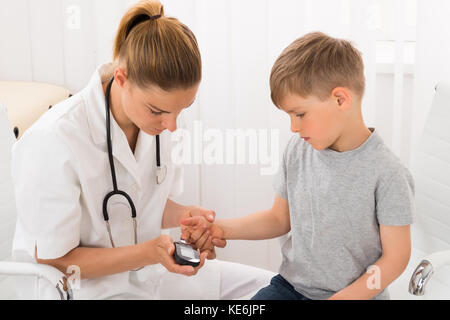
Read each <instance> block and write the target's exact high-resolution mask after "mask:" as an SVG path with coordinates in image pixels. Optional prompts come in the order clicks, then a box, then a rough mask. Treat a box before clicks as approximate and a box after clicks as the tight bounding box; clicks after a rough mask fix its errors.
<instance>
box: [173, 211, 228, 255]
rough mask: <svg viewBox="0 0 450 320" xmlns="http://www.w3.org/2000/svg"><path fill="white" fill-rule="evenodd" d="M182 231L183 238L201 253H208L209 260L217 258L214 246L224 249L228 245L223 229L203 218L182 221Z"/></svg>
mask: <svg viewBox="0 0 450 320" xmlns="http://www.w3.org/2000/svg"><path fill="white" fill-rule="evenodd" d="M181 231H182V234H181V238H183V239H185V240H186V241H187V242H189V243H191V244H193V245H194V246H195V247H196V248H198V249H199V250H200V251H201V252H205V251H206V252H208V257H207V258H208V259H215V257H216V252H215V248H214V246H217V247H219V248H224V247H225V246H226V244H227V242H226V240H225V239H223V231H222V229H221V228H220V227H219V226H217V225H215V224H213V223H211V222H209V221H207V220H206V219H205V218H204V217H202V216H196V217H192V218H187V219H183V220H181Z"/></svg>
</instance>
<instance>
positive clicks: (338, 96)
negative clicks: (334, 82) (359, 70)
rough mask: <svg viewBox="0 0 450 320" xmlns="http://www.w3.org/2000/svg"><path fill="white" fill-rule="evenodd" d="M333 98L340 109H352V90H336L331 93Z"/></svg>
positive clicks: (339, 88) (341, 88)
mask: <svg viewBox="0 0 450 320" xmlns="http://www.w3.org/2000/svg"><path fill="white" fill-rule="evenodd" d="M331 98H332V99H333V100H334V101H335V102H336V104H337V107H338V108H339V109H342V110H347V109H349V108H350V105H351V102H352V97H351V95H350V90H348V89H347V88H344V87H337V88H334V89H333V91H332V92H331Z"/></svg>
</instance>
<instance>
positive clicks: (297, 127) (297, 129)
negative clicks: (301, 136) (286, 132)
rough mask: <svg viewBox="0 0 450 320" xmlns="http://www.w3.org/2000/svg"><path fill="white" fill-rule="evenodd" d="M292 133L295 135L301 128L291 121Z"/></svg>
mask: <svg viewBox="0 0 450 320" xmlns="http://www.w3.org/2000/svg"><path fill="white" fill-rule="evenodd" d="M291 131H292V132H294V133H299V132H300V126H299V125H298V124H296V123H295V122H294V121H291Z"/></svg>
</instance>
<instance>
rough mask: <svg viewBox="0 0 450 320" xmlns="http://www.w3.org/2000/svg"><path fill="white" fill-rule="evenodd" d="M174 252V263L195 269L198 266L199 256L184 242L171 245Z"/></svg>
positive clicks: (196, 251)
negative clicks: (173, 247) (173, 246)
mask: <svg viewBox="0 0 450 320" xmlns="http://www.w3.org/2000/svg"><path fill="white" fill-rule="evenodd" d="M173 244H174V245H175V251H174V253H173V255H174V257H175V261H176V263H178V264H179V265H182V266H186V265H188V266H193V267H197V266H198V265H199V264H200V254H199V253H198V250H195V249H194V248H193V247H192V246H191V245H189V244H187V243H186V242H185V241H184V240H180V241H178V242H174V243H173Z"/></svg>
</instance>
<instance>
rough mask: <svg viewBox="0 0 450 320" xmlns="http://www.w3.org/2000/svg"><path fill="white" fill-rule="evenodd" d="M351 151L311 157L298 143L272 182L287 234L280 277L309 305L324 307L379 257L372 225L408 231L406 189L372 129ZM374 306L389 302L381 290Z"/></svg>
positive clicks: (409, 186) (407, 182) (408, 183)
mask: <svg viewBox="0 0 450 320" xmlns="http://www.w3.org/2000/svg"><path fill="white" fill-rule="evenodd" d="M370 130H371V131H372V134H371V135H370V137H369V138H368V139H367V140H366V141H365V142H364V143H363V144H362V145H361V146H360V147H358V148H357V149H354V150H351V151H347V152H337V151H334V150H331V149H325V150H321V151H318V150H315V149H314V148H313V147H311V145H310V144H309V143H308V142H305V141H304V140H303V139H302V138H301V137H299V136H298V135H296V136H293V137H292V138H291V139H290V140H289V143H288V145H287V147H286V150H285V152H284V156H283V162H282V164H281V166H280V170H279V171H278V173H277V175H276V176H275V178H274V183H273V185H274V188H275V191H276V192H277V194H278V195H279V196H280V197H282V198H284V199H287V200H288V201H289V211H290V221H291V231H290V232H289V233H288V235H287V237H286V238H285V242H284V243H283V244H282V254H283V261H282V264H281V267H280V271H279V272H280V274H281V276H283V277H284V278H285V279H286V280H287V281H288V282H289V283H291V284H292V285H293V286H294V288H295V289H296V290H297V291H298V292H300V293H301V294H303V295H304V296H306V297H308V298H311V299H328V298H329V297H331V296H332V295H333V294H334V293H336V292H338V291H340V290H342V289H344V288H345V287H347V286H348V285H349V284H351V283H352V282H354V281H355V280H356V279H358V278H359V277H361V276H362V275H363V274H364V273H365V272H366V271H367V268H368V267H370V266H371V265H373V264H374V263H375V262H376V261H377V260H378V259H379V258H380V257H381V253H382V250H381V241H380V230H379V225H391V226H404V225H410V224H412V223H413V210H414V207H413V206H414V181H413V178H412V176H411V174H410V173H409V171H408V169H407V168H405V167H404V166H403V165H402V163H401V161H400V160H399V159H398V158H397V157H396V156H395V155H394V153H393V152H392V151H390V150H389V149H388V148H387V146H386V145H385V144H384V142H383V140H382V139H381V137H380V136H379V135H378V134H377V132H375V130H374V129H373V128H371V129H370ZM374 299H389V293H388V291H387V290H384V291H383V292H381V293H380V294H378V295H377V296H376V297H374Z"/></svg>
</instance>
